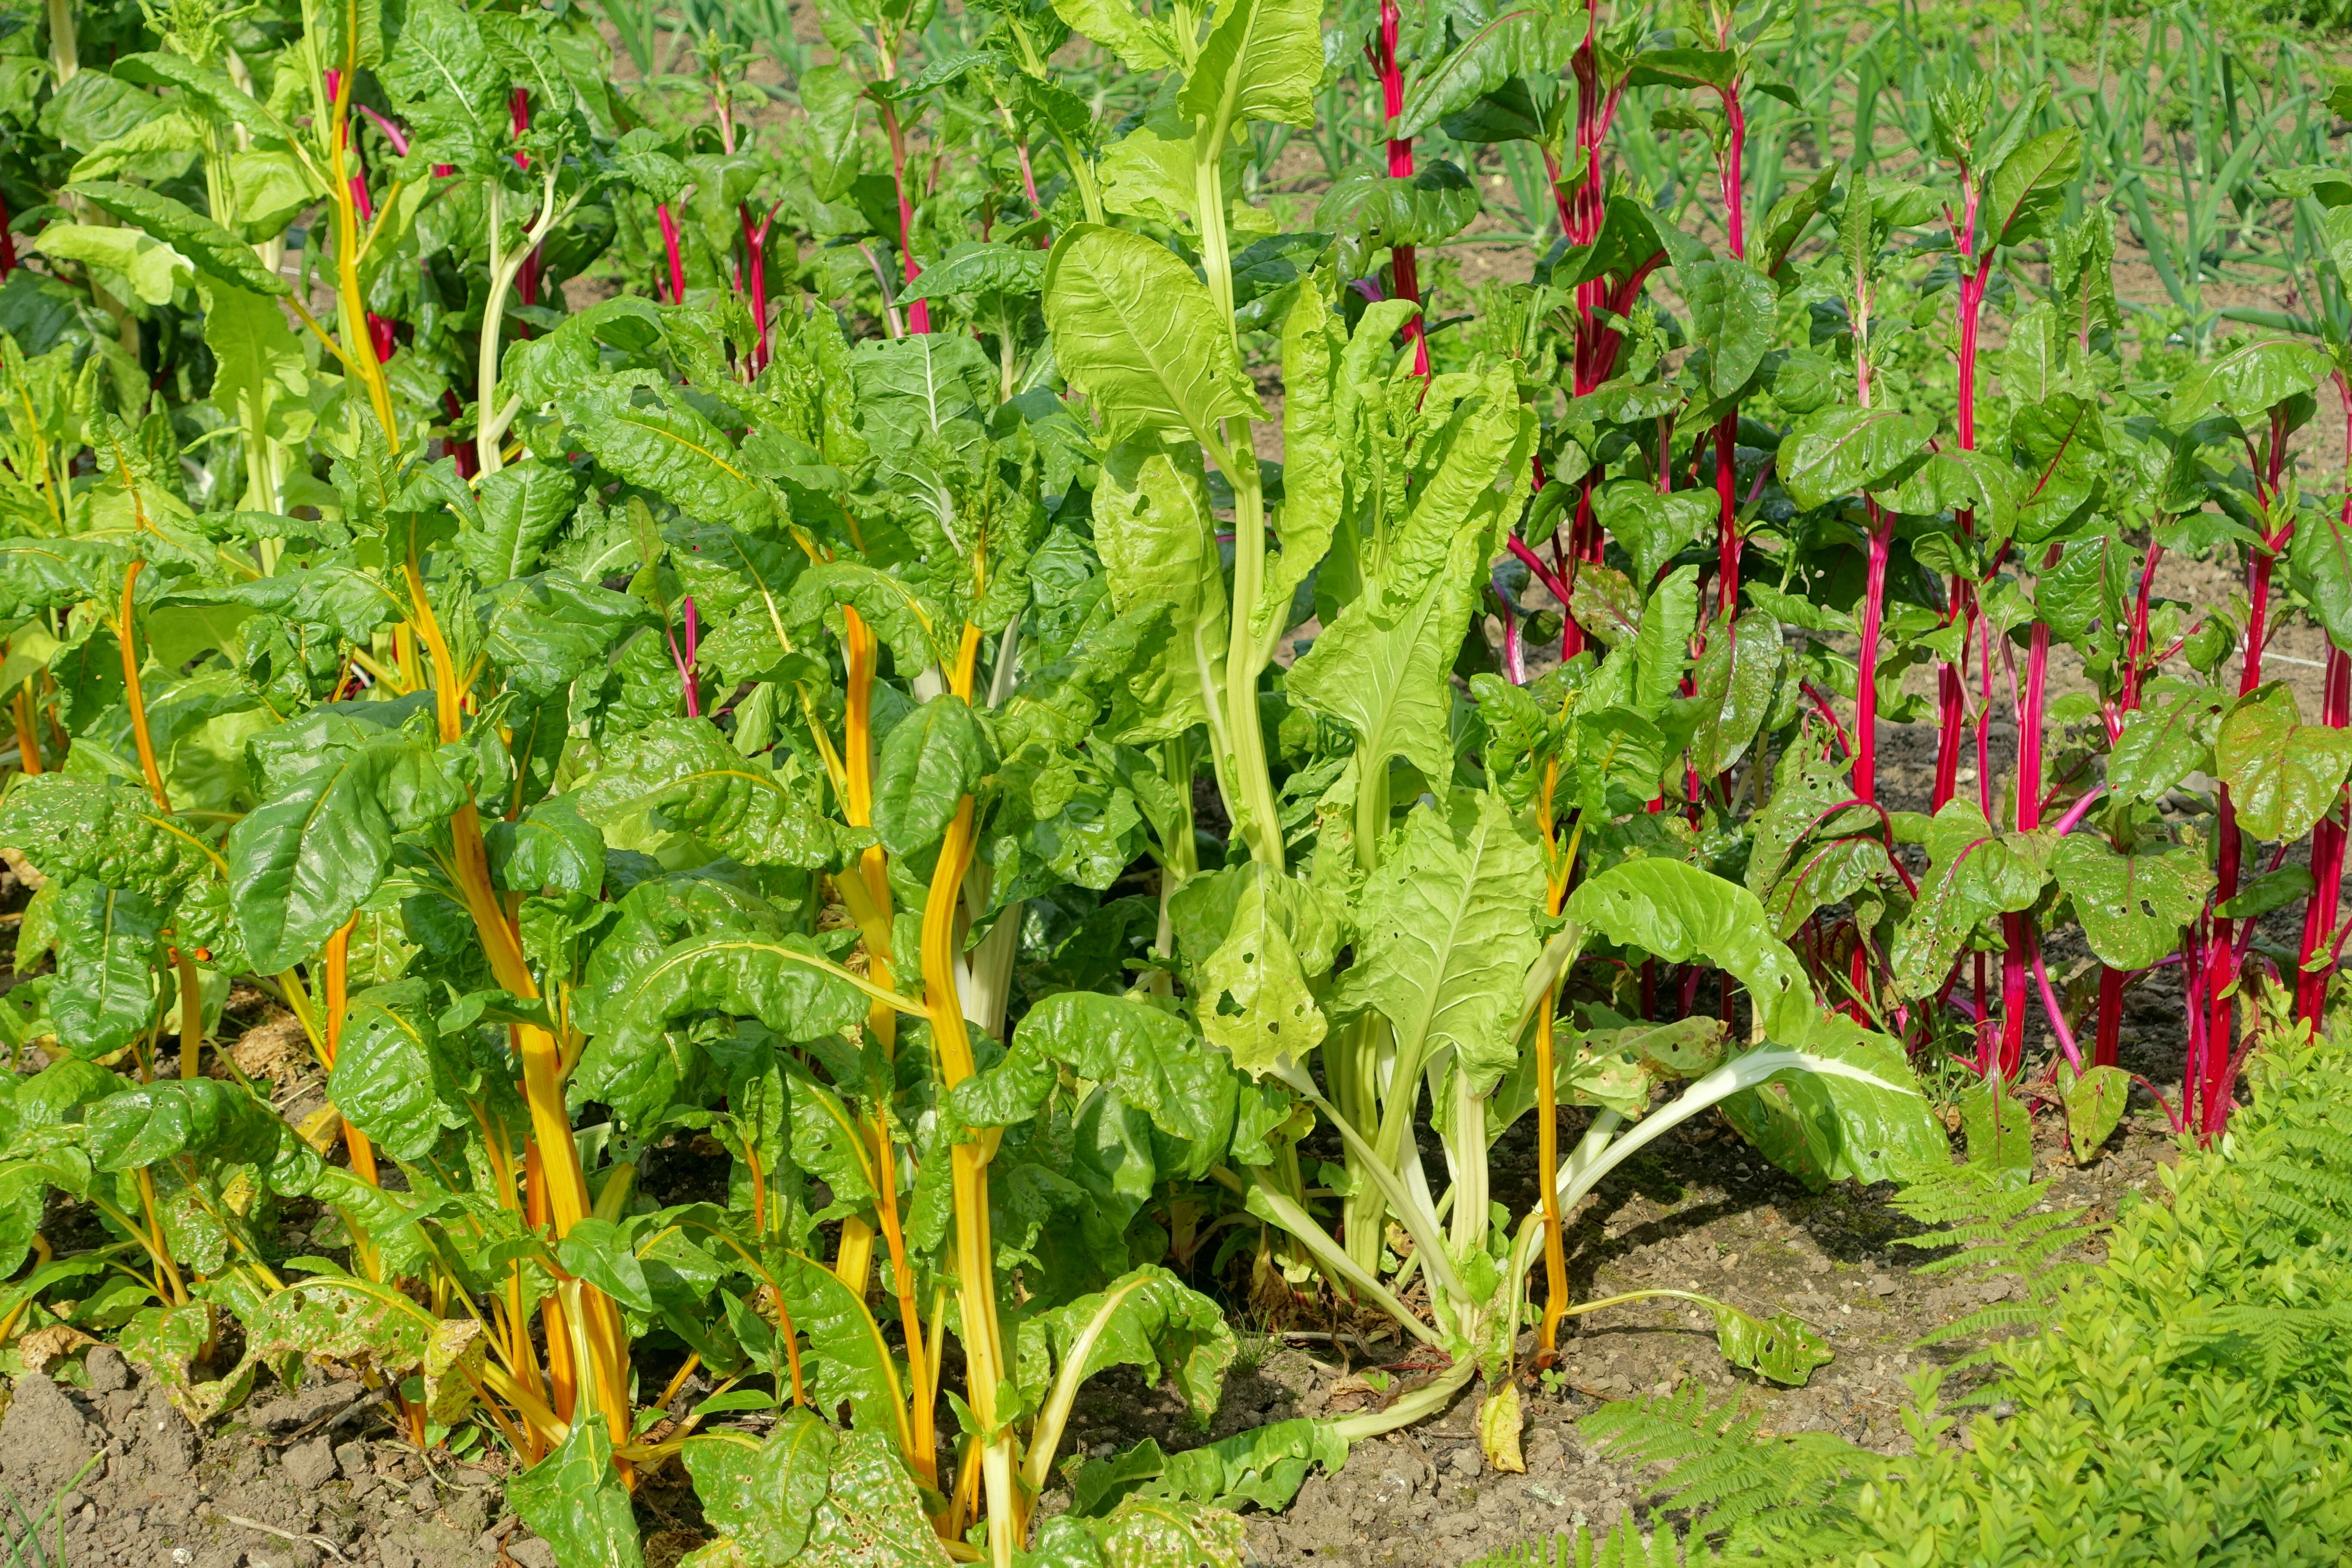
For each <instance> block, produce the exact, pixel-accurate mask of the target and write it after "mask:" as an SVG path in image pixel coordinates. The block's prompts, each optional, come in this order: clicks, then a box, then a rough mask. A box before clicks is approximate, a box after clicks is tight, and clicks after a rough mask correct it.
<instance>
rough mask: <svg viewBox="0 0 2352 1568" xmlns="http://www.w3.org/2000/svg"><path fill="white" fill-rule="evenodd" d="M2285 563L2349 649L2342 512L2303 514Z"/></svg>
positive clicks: (2333, 638) (2348, 566) (2349, 557)
mask: <svg viewBox="0 0 2352 1568" xmlns="http://www.w3.org/2000/svg"><path fill="white" fill-rule="evenodd" d="M2347 211H2352V209H2347ZM2289 562H2290V564H2291V565H2292V567H2293V570H2294V585H2295V587H2296V588H2297V589H2299V590H2300V591H2301V592H2302V594H2303V596H2304V597H2305V598H2306V599H2308V600H2310V601H2311V609H2312V616H2313V618H2315V620H2317V621H2318V622H2319V624H2320V626H2321V627H2322V629H2324V630H2325V631H2326V633H2327V640H2328V641H2329V642H2332V643H2334V644H2335V645H2336V647H2339V648H2345V649H2352V526H2347V523H2346V521H2345V519H2344V516H2343V514H2342V512H2341V511H2331V510H2327V509H2326V508H2324V507H2323V508H2321V509H2320V510H2318V511H2317V512H2315V513H2313V512H2306V513H2305V514H2304V517H2303V520H2302V521H2300V522H2298V523H2297V524H2296V525H2295V531H2294V546H2293V553H2292V554H2291V555H2290V557H2289Z"/></svg>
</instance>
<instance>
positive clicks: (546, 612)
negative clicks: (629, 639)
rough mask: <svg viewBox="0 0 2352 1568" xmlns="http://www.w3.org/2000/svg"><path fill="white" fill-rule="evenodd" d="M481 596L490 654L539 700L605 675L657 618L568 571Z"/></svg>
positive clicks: (510, 680) (512, 683)
mask: <svg viewBox="0 0 2352 1568" xmlns="http://www.w3.org/2000/svg"><path fill="white" fill-rule="evenodd" d="M484 488H485V489H488V486H487V485H485V487H484ZM485 499H487V498H485ZM482 598H483V604H484V605H485V606H486V608H487V609H488V616H487V621H486V624H485V626H483V628H482V646H483V649H484V651H486V652H487V653H488V655H489V656H490V662H491V663H492V664H494V665H496V666H497V667H498V669H499V673H500V674H501V675H503V676H504V677H505V678H506V683H507V685H509V687H511V688H513V689H515V690H517V691H520V692H523V693H525V694H526V695H528V696H530V697H531V698H534V699H546V698H549V697H552V696H554V695H555V694H557V693H559V692H561V691H562V690H563V689H565V688H566V687H568V686H570V685H571V684H572V682H573V681H575V680H577V679H580V677H581V676H583V675H585V674H588V673H590V672H591V671H595V672H597V673H598V674H599V675H601V673H602V666H603V664H604V658H605V656H606V651H607V650H608V649H609V648H611V647H612V646H613V642H614V639H615V638H616V637H619V636H620V635H621V633H622V632H624V631H625V630H626V629H627V628H628V627H630V626H635V625H639V624H642V623H643V622H645V621H646V620H648V619H649V618H650V612H648V611H647V609H646V606H645V605H643V604H642V603H640V602H639V601H637V600H636V599H634V598H631V597H630V596H629V595H625V594H615V593H614V592H613V591H612V590H610V589H608V588H600V587H598V586H596V585H595V584H591V583H583V582H580V581H578V580H577V579H575V578H573V577H572V576H570V575H569V574H565V573H562V572H542V573H541V574H538V575H536V576H531V577H519V578H516V579H515V580H513V581H511V582H508V581H500V582H499V584H498V586H496V587H495V588H492V589H491V590H490V591H489V592H488V593H487V594H485V595H483V596H482Z"/></svg>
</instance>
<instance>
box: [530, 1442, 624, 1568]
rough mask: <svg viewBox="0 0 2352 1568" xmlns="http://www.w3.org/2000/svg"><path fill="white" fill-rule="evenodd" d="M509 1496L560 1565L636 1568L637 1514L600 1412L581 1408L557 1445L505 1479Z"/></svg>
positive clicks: (568, 1567)
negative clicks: (576, 1421)
mask: <svg viewBox="0 0 2352 1568" xmlns="http://www.w3.org/2000/svg"><path fill="white" fill-rule="evenodd" d="M507 1501H509V1503H511V1504H513V1505H514V1510H515V1512H517V1513H519V1514H520V1515H521V1516H522V1521H523V1522H524V1523H525V1524H527V1525H529V1526H530V1531H531V1533H532V1534H534V1535H536V1536H538V1537H539V1538H540V1539H541V1541H544V1542H547V1544H548V1545H549V1546H550V1547H551V1548H552V1549H553V1550H554V1552H555V1561H556V1563H557V1568H637V1565H638V1564H639V1563H643V1562H644V1560H645V1559H644V1558H643V1556H642V1555H641V1554H640V1553H639V1552H638V1549H637V1521H636V1515H635V1512H634V1511H632V1510H631V1509H630V1507H629V1491H628V1489H627V1488H626V1487H625V1486H623V1485H622V1484H621V1478H620V1475H619V1474H618V1472H616V1471H615V1470H614V1468H613V1439H612V1436H611V1435H610V1434H608V1433H607V1432H606V1431H605V1429H604V1420H603V1418H602V1417H600V1416H598V1415H593V1413H588V1412H584V1411H583V1419H582V1420H581V1421H580V1422H579V1424H578V1425H576V1426H573V1427H572V1431H571V1434H570V1435H569V1436H566V1437H565V1438H564V1439H563V1441H562V1444H561V1445H560V1446H559V1447H557V1448H556V1450H555V1451H554V1452H553V1453H551V1454H550V1455H548V1456H547V1458H543V1459H541V1461H540V1462H539V1463H537V1464H536V1465H533V1466H532V1467H531V1468H529V1469H527V1470H524V1471H522V1472H520V1474H518V1475H515V1476H513V1477H512V1478H510V1479H509V1480H508V1482H507Z"/></svg>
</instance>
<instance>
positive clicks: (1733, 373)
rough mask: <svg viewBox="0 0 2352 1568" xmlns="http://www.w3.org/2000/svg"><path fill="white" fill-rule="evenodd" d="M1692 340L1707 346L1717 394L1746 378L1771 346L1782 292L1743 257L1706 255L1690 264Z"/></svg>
mask: <svg viewBox="0 0 2352 1568" xmlns="http://www.w3.org/2000/svg"><path fill="white" fill-rule="evenodd" d="M1685 285H1686V287H1687V288H1688V289H1689V293H1690V309H1691V337H1692V341H1693V342H1696V344H1698V345H1699V346H1700V347H1702V348H1704V349H1706V381H1707V390H1708V391H1709V392H1710V393H1712V394H1713V395H1715V396H1716V397H1717V398H1727V397H1731V396H1734V395H1737V394H1738V391H1739V389H1740V388H1741V387H1743V386H1746V385H1747V384H1748V379H1749V378H1750V377H1751V376H1753V375H1754V374H1756V371H1757V368H1758V367H1759V365H1761V364H1762V363H1764V355H1765V354H1766V353H1768V352H1769V351H1770V349H1771V347H1772V336H1773V327H1774V325H1775V322H1776V320H1777V316H1778V312H1779V310H1780V292H1779V290H1778V289H1774V288H1773V286H1772V280H1771V279H1769V278H1767V277H1765V276H1764V274H1762V273H1761V272H1759V271H1758V270H1756V268H1753V267H1750V266H1748V263H1746V262H1744V261H1738V260H1732V259H1724V260H1717V261H1704V262H1700V263H1698V264H1697V265H1696V266H1694V267H1692V268H1689V270H1688V272H1687V273H1686V274H1685Z"/></svg>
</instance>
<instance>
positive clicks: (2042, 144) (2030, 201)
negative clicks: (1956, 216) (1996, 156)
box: [1982, 125, 2083, 245]
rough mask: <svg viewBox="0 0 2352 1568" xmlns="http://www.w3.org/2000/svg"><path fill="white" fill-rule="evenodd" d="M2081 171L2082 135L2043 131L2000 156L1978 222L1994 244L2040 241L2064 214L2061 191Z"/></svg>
mask: <svg viewBox="0 0 2352 1568" xmlns="http://www.w3.org/2000/svg"><path fill="white" fill-rule="evenodd" d="M2082 167H2083V133H2082V132H2081V131H2080V130H2078V129H2076V128H2075V127H2074V126H2072V125H2062V126H2060V127H2059V128H2058V129H2057V130H2055V131H2051V132H2044V133H2043V134H2042V135H2040V136H2037V137H2035V138H2034V139H2033V140H2032V141H2031V142H2027V143H2025V145H2023V146H2021V147H2020V148H2018V149H2017V150H2016V151H2015V152H2013V153H2011V154H2010V155H2009V156H2008V157H2006V158H2003V159H2002V160H2001V161H2000V164H1999V165H1998V166H1997V167H1996V168H1994V169H1993V171H1992V177H1991V180H1990V184H1989V185H1988V188H1987V189H1986V191H1985V195H1984V214H1983V217H1982V222H1983V224H1984V227H1985V232H1986V234H1987V235H1988V237H1990V239H1991V241H1992V243H1993V244H1995V245H2018V244H2021V243H2023V242H2024V241H2026V240H2029V239H2032V238H2035V237H2039V236H2040V235H2041V234H2042V226H2043V225H2044V224H2045V223H2047V222H2048V220H2049V219H2050V218H2051V216H2053V215H2054V214H2056V213H2059V212H2061V211H2063V210H2064V198H2065V187H2066V185H2067V184H2068V183H2069V182H2071V181H2072V180H2073V179H2074V176H2075V175H2076V174H2079V173H2081V172H2082Z"/></svg>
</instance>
